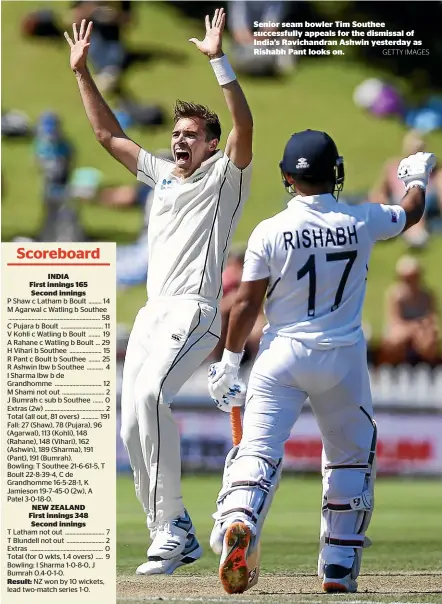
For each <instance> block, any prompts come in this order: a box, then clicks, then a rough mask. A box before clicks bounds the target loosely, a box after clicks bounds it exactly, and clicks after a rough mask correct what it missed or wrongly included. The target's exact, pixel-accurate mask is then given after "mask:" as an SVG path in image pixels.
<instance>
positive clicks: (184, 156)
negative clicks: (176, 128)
mask: <svg viewBox="0 0 442 604" xmlns="http://www.w3.org/2000/svg"><path fill="white" fill-rule="evenodd" d="M175 158H176V161H177V162H180V161H183V162H184V161H187V160H188V159H189V158H190V153H189V152H188V151H180V150H177V151H175Z"/></svg>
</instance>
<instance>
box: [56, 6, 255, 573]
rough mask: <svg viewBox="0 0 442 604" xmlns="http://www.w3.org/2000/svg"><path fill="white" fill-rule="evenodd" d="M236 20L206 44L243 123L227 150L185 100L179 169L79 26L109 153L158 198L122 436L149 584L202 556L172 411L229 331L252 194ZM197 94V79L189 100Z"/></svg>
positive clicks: (84, 87)
mask: <svg viewBox="0 0 442 604" xmlns="http://www.w3.org/2000/svg"><path fill="white" fill-rule="evenodd" d="M224 23H225V14H224V11H223V9H219V10H218V9H217V10H216V11H215V14H214V17H213V19H212V21H211V22H210V20H209V17H208V16H207V17H206V21H205V25H206V35H205V38H204V40H203V41H199V40H197V39H196V38H192V39H191V40H190V42H193V43H194V44H195V45H196V46H197V48H198V49H199V50H200V51H201V52H202V53H203V54H204V55H206V56H207V57H209V59H210V63H211V66H212V67H213V69H214V71H215V75H216V77H217V79H218V83H219V84H220V85H221V87H222V90H223V94H224V98H225V101H226V103H227V106H228V109H229V111H230V113H231V116H232V121H233V129H232V131H231V132H230V134H229V137H228V140H227V143H226V148H225V151H224V152H223V151H220V150H218V143H219V140H220V136H221V127H220V123H219V119H218V117H217V116H216V114H214V113H213V112H211V111H210V110H208V109H207V108H206V107H204V106H201V105H196V104H194V103H184V102H182V101H178V102H177V104H176V106H175V120H174V121H175V125H174V130H173V133H172V142H171V149H172V153H173V157H174V159H175V161H174V162H169V161H166V160H164V159H160V158H158V157H155V156H153V155H152V154H150V153H149V152H148V151H146V150H144V149H142V148H141V147H140V146H139V145H137V144H136V143H135V142H133V141H132V140H130V139H129V138H128V137H127V136H126V135H125V133H124V132H123V131H122V130H121V127H120V125H119V124H118V121H117V120H116V118H115V116H114V115H113V113H112V112H111V110H110V109H109V107H108V106H107V105H106V103H105V101H104V100H103V98H102V97H101V95H100V93H99V92H98V90H97V88H96V86H95V84H94V82H93V79H92V77H91V75H90V73H89V71H88V69H87V67H86V57H87V49H88V47H89V44H90V36H91V31H92V23H89V24H88V25H87V24H86V22H85V21H82V23H81V26H80V30H79V32H78V31H77V27H76V25H75V24H74V25H73V35H74V40H71V39H70V37H69V36H68V34H65V37H66V39H67V40H68V42H69V45H70V47H71V68H72V69H73V71H74V73H75V75H76V78H77V82H78V86H79V89H80V93H81V97H82V100H83V104H84V106H85V109H86V113H87V116H88V118H89V121H90V123H91V125H92V127H93V129H94V132H95V135H96V137H97V139H98V140H99V142H100V143H101V144H102V145H103V146H104V147H105V148H106V150H107V151H109V153H111V155H113V156H114V157H115V158H116V159H117V160H118V161H119V162H121V163H122V164H123V165H124V166H126V167H127V168H128V169H129V170H130V171H131V172H132V173H133V174H135V175H136V176H137V178H138V179H139V180H141V181H143V182H145V183H146V184H149V185H151V186H152V187H155V196H154V200H153V203H152V208H151V212H150V217H149V227H148V248H149V249H148V257H149V266H148V277H147V290H148V296H149V300H148V302H147V303H146V305H145V306H144V307H143V308H142V309H141V310H140V311H139V313H138V315H137V317H136V319H135V324H134V326H133V329H132V333H131V335H130V339H129V343H128V347H127V352H126V359H125V364H124V372H123V391H122V403H121V405H122V407H121V411H122V426H121V437H122V439H123V442H124V445H125V447H126V449H127V451H128V454H129V458H130V463H131V466H132V469H133V472H134V480H135V490H136V494H137V497H138V499H139V500H140V502H141V504H142V506H143V509H144V511H145V513H146V517H147V526H148V528H149V529H150V533H151V537H152V539H153V542H152V544H151V545H150V547H149V549H148V551H147V557H148V560H147V562H145V563H143V564H141V566H139V567H138V569H137V573H138V574H143V575H149V574H159V573H166V574H171V573H172V572H173V571H174V570H175V569H176V568H178V567H179V566H182V565H183V564H189V563H191V562H194V561H195V560H197V559H198V558H199V557H200V556H201V552H202V550H201V547H200V545H199V543H198V541H197V539H196V536H195V529H194V527H193V525H192V521H191V519H190V517H189V515H188V513H187V511H186V510H185V508H184V504H183V500H182V496H181V457H180V435H179V431H178V426H177V424H176V422H175V420H174V418H173V416H172V412H171V409H170V403H171V402H172V399H173V397H174V395H175V394H176V393H177V392H178V391H179V389H180V388H181V386H183V384H184V383H185V382H186V381H187V380H188V379H189V378H190V377H191V375H192V374H193V372H194V371H195V370H196V369H197V368H198V367H199V366H200V364H201V363H202V362H203V361H204V360H205V359H206V358H207V356H208V355H209V354H210V353H211V352H212V350H213V349H214V347H215V345H216V344H217V342H218V339H219V335H220V329H221V324H220V323H221V321H220V313H219V311H218V301H219V299H220V298H221V296H222V285H221V274H222V271H223V266H224V263H225V261H226V258H227V255H228V252H229V246H230V241H231V238H232V235H233V232H234V230H235V227H236V224H237V222H238V219H239V217H240V214H241V211H242V208H243V204H244V202H245V200H246V199H247V197H248V195H249V188H250V179H251V161H252V135H253V120H252V115H251V112H250V109H249V106H248V104H247V101H246V99H245V96H244V93H243V91H242V89H241V87H240V85H239V83H238V81H237V79H236V76H235V74H234V72H233V70H232V68H231V66H230V64H229V62H228V60H227V57H226V56H225V55H224V53H223V52H222V46H221V45H222V34H223V30H224ZM195 85H196V84H195V83H194V82H193V81H192V80H191V79H190V80H189V89H190V88H193V87H194V86H195Z"/></svg>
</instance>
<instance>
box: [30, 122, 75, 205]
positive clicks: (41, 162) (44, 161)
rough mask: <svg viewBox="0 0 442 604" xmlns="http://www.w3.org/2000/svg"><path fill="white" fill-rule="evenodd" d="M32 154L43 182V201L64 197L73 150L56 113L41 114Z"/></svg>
mask: <svg viewBox="0 0 442 604" xmlns="http://www.w3.org/2000/svg"><path fill="white" fill-rule="evenodd" d="M34 152H35V157H36V160H37V164H38V166H39V167H40V169H41V171H42V174H43V180H44V198H45V201H51V200H58V199H60V198H61V197H63V196H64V195H65V192H66V187H67V184H68V180H69V177H70V174H71V170H72V164H73V158H74V148H73V146H72V145H71V143H70V142H69V141H68V139H67V138H66V136H65V135H64V134H63V130H62V126H61V121H60V118H59V117H58V115H57V114H56V113H53V112H51V111H47V112H46V113H43V114H42V115H41V117H40V119H39V122H38V124H37V130H36V136H35V141H34Z"/></svg>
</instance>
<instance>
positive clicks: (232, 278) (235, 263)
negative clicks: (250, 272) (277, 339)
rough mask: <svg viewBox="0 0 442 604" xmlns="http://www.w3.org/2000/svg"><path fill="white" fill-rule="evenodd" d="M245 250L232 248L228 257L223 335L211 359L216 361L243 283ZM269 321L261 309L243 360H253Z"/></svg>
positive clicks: (222, 325)
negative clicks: (263, 330)
mask: <svg viewBox="0 0 442 604" xmlns="http://www.w3.org/2000/svg"><path fill="white" fill-rule="evenodd" d="M244 254H245V250H244V249H243V248H236V249H235V248H232V249H231V251H230V254H229V257H228V259H227V263H226V267H225V269H224V272H223V276H222V285H223V297H222V299H221V304H220V310H221V337H220V340H219V342H218V344H217V346H216V348H215V349H214V351H213V352H212V354H211V355H210V361H211V362H216V361H219V360H220V359H221V356H222V353H223V350H224V345H225V341H226V336H227V327H228V324H229V316H230V311H231V310H232V306H233V302H234V300H235V297H236V293H237V291H238V288H239V285H240V283H241V277H242V269H243V264H244ZM266 323H267V320H266V318H265V315H264V311H261V313H260V315H259V316H258V318H257V320H256V323H255V326H254V328H253V330H252V333H251V334H250V337H249V339H248V340H247V342H246V346H245V352H244V357H243V362H248V361H251V360H253V359H254V358H255V357H256V355H257V353H258V348H259V341H260V339H261V335H262V329H263V327H264V325H265V324H266Z"/></svg>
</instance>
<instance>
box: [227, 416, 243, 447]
mask: <svg viewBox="0 0 442 604" xmlns="http://www.w3.org/2000/svg"><path fill="white" fill-rule="evenodd" d="M230 422H231V425H232V441H233V446H234V447H236V445H239V443H240V442H241V438H242V424H241V407H233V409H232V410H231V412H230Z"/></svg>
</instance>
